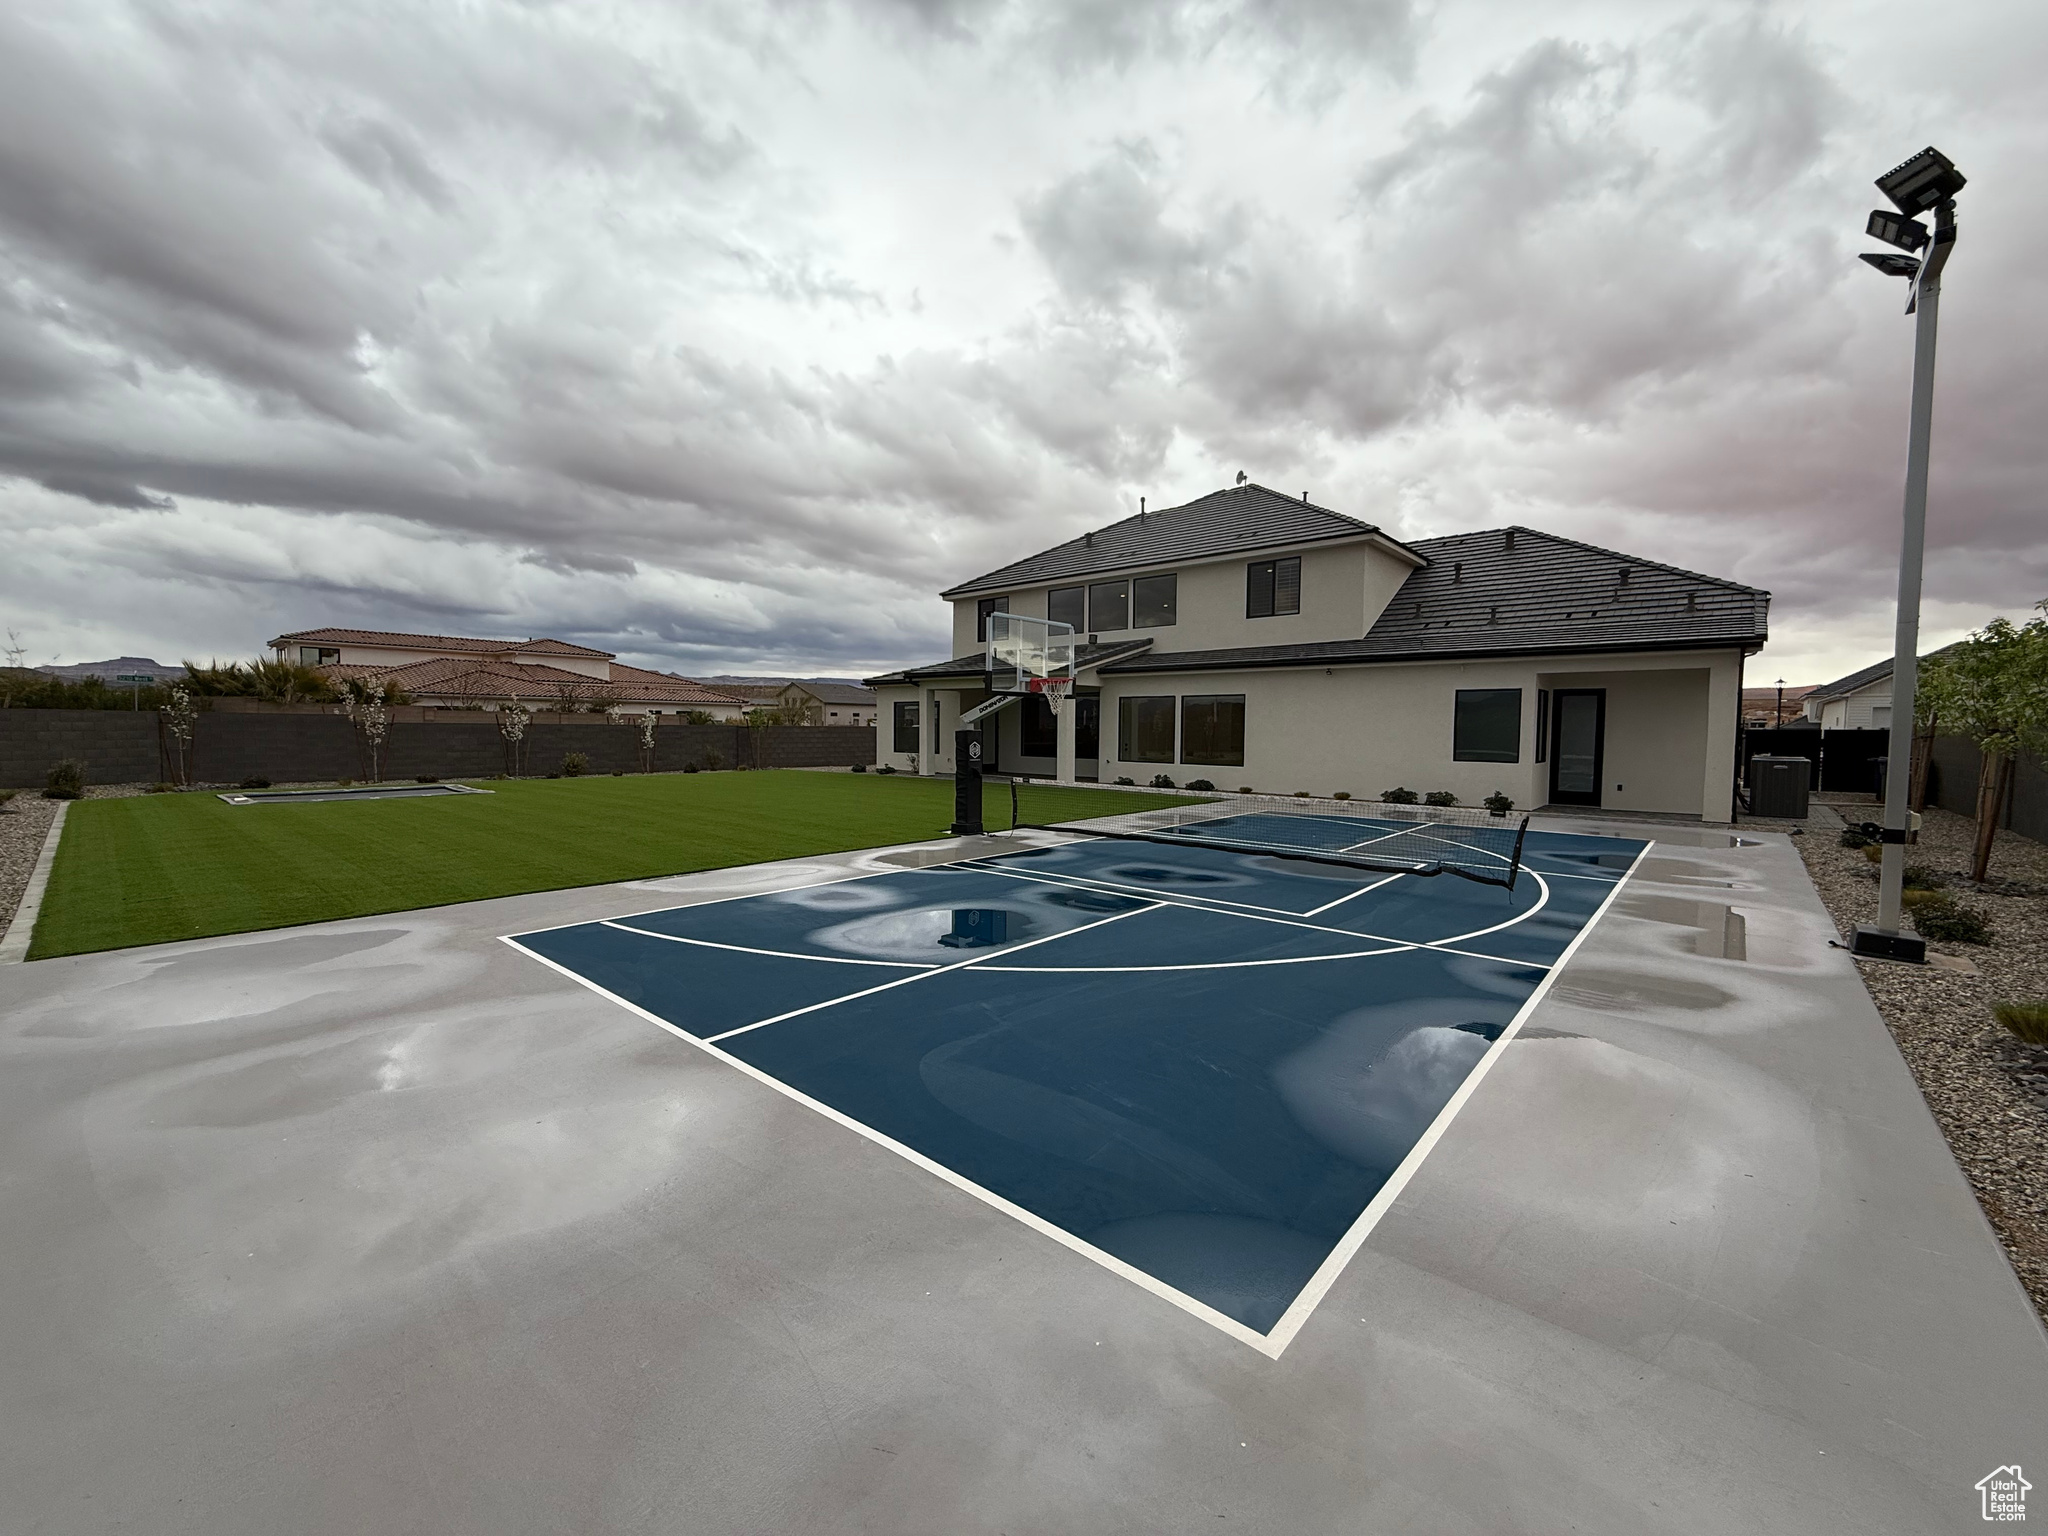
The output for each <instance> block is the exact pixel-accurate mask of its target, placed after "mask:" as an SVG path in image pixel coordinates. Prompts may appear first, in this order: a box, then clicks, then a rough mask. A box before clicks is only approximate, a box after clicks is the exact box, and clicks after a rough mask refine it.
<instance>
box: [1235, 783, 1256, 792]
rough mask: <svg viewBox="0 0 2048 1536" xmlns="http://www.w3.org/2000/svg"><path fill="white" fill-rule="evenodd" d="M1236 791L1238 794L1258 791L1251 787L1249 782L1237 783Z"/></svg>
mask: <svg viewBox="0 0 2048 1536" xmlns="http://www.w3.org/2000/svg"><path fill="white" fill-rule="evenodd" d="M1237 792H1238V793H1239V794H1240V795H1256V794H1257V793H1258V791H1257V790H1256V789H1253V788H1252V787H1251V785H1249V784H1240V785H1238V786H1237Z"/></svg>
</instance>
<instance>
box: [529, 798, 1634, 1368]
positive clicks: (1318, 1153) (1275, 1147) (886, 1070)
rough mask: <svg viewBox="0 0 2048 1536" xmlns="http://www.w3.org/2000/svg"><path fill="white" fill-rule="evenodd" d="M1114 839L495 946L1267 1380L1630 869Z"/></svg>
mask: <svg viewBox="0 0 2048 1536" xmlns="http://www.w3.org/2000/svg"><path fill="white" fill-rule="evenodd" d="M1112 825H1114V826H1115V827H1116V828H1118V829H1120V831H1119V832H1117V833H1113V834H1112V835H1111V836H1109V837H1100V836H1097V837H1079V838H1061V839H1058V840H1045V841H1039V842H1037V843H1035V844H1031V845H1026V846H1023V847H1021V848H1020V849H1019V850H1018V851H1017V852H1014V853H1006V854H1000V855H997V856H995V857H981V858H968V859H963V860H961V861H960V862H957V863H940V864H932V865H930V866H928V867H925V868H922V869H917V870H905V871H900V872H895V873H888V874H867V875H862V876H857V877H854V878H850V879H845V880H838V881H833V882H831V883H826V884H820V885H815V886H806V887H802V888H799V889H795V890H790V891H780V892H775V893H771V894H765V895H759V896H752V897H746V898H742V899H740V900H736V901H727V902H714V903H700V904H695V905H689V906H682V907H671V908H667V909H656V910H653V911H640V912H635V913H631V914H626V915H621V916H619V917H615V918H607V919H603V920H600V921H597V922H588V923H578V924H573V925H570V926H568V927H562V928H554V929H548V930H544V931H540V932H529V933H522V934H518V935H514V936H510V937H508V939H507V940H506V942H507V943H509V944H511V945H512V946H513V947H514V948H516V949H518V950H520V951H522V952H523V953H525V954H527V955H530V956H532V957H533V958H534V959H536V960H539V961H541V962H543V963H545V964H547V965H550V966H553V967H554V968H555V969H557V970H559V971H561V972H563V973H565V974H567V975H570V976H573V977H574V978H575V979H576V980H577V981H579V982H581V983H582V984H583V985H585V986H587V987H589V988H591V989H592V990H593V991H596V992H599V993H601V994H602V995H604V996H606V997H608V998H610V999H612V1000H613V1001H615V1002H617V1003H619V1004H620V1005H622V1006H624V1007H626V1008H629V1009H631V1010H632V1011H633V1012H634V1013H636V1014H639V1015H640V1016H642V1017H643V1018H646V1019H648V1020H650V1021H651V1022H653V1023H656V1024H659V1025H661V1026H662V1027H663V1028H664V1029H666V1030H668V1031H670V1032H671V1033H673V1034H674V1035H676V1036H679V1037H680V1038H681V1039H682V1040H684V1041H687V1042H688V1043H689V1044H691V1045H693V1046H696V1047H698V1048H700V1049H702V1050H705V1051H708V1052H710V1053H711V1054H712V1055H714V1056H716V1057H718V1058H719V1059H720V1060H723V1061H725V1062H727V1063H729V1064H730V1065H731V1066H733V1067H734V1068H736V1069H738V1070H740V1071H744V1072H746V1073H748V1074H749V1075H751V1076H753V1077H755V1078H758V1079H759V1080H761V1081H763V1082H765V1083H768V1084H769V1085H771V1086H772V1087H774V1088H776V1089H777V1090H778V1091H780V1092H782V1093H784V1094H786V1095H788V1096H789V1097H791V1098H793V1099H795V1100H797V1101H798V1102H799V1103H802V1104H804V1105H806V1106H808V1107H810V1108H812V1109H814V1110H816V1111H818V1112H819V1113H821V1114H823V1115H826V1116H828V1117H829V1118H831V1119H833V1120H835V1121H837V1122H838V1123H839V1124H841V1125H843V1126H845V1127H847V1128H848V1129H851V1130H853V1131H857V1132H858V1133H860V1134H861V1135H863V1136H866V1137H867V1138H869V1139H870V1140H871V1141H874V1142H877V1143H879V1144H880V1145H882V1146H885V1147H888V1148H889V1149H890V1150H892V1151H895V1152H897V1153H899V1154H901V1155H902V1156H904V1157H906V1158H908V1159H910V1160H911V1161H912V1162H915V1163H917V1164H918V1165H919V1166H921V1167H923V1168H924V1169H926V1170H927V1171H928V1172H930V1173H931V1174H933V1175H935V1176H936V1177H939V1178H942V1179H945V1180H947V1181H948V1182H950V1183H952V1184H954V1185H956V1186H958V1187H959V1188H961V1189H964V1190H966V1191H968V1192H969V1193H971V1194H973V1195H975V1196H976V1197H978V1198H980V1199H982V1200H984V1201H986V1202H987V1203H988V1204H990V1205H992V1206H995V1207H996V1208H997V1209H999V1210H1003V1211H1005V1212H1007V1213H1009V1214H1010V1215H1012V1216H1014V1217H1016V1218H1017V1219H1019V1220H1021V1221H1023V1222H1025V1223H1026V1224H1027V1225H1030V1226H1032V1227H1033V1228H1035V1229H1037V1230H1038V1231H1039V1232H1041V1233H1042V1234H1044V1235H1045V1236H1047V1237H1050V1238H1052V1239H1054V1240H1055V1241H1058V1242H1060V1243H1063V1244H1065V1245H1066V1246H1067V1247H1069V1248H1071V1249H1073V1250H1074V1251H1076V1252H1078V1253H1080V1254H1083V1255H1085V1256H1086V1257H1088V1258H1089V1259H1092V1260H1094V1261H1095V1262H1097V1263H1099V1264H1102V1265H1104V1266H1105V1267H1107V1268H1109V1269H1111V1270H1114V1271H1115V1272H1116V1273H1118V1274H1120V1275H1122V1276H1124V1277H1125V1278H1127V1279H1129V1280H1131V1281H1133V1282H1135V1283H1137V1284H1139V1285H1141V1286H1144V1287H1145V1288H1146V1289H1148V1290H1150V1291H1152V1292H1153V1293H1155V1294H1156V1295H1157V1296H1159V1297H1160V1298H1161V1299H1162V1300H1163V1301H1166V1302H1169V1303H1171V1304H1173V1305H1176V1306H1179V1307H1181V1308H1182V1309H1184V1310H1186V1311H1188V1312H1190V1313H1193V1314H1194V1315H1195V1316H1197V1317H1200V1318H1201V1319H1203V1320H1204V1321H1205V1322H1208V1323H1210V1324H1212V1325H1213V1326H1215V1327H1217V1328H1219V1329H1221V1330H1223V1331H1224V1332H1226V1333H1228V1334H1230V1335H1231V1336H1232V1337H1234V1338H1237V1339H1240V1340H1242V1341H1243V1342H1244V1343H1246V1344H1249V1345H1251V1346H1252V1347H1254V1348H1256V1349H1259V1350H1262V1351H1264V1352H1265V1353H1268V1354H1272V1355H1277V1354H1279V1353H1280V1352H1281V1351H1282V1350H1283V1349H1285V1348H1286V1346H1287V1343H1288V1342H1289V1341H1290V1340H1291V1339H1292V1338H1293V1337H1294V1335H1295V1333H1296V1331H1297V1330H1298V1329H1299V1328H1300V1326H1301V1324H1302V1322H1303V1321H1304V1320H1305V1319H1306V1318H1307V1316H1308V1315H1309V1313H1310V1312H1311V1311H1312V1310H1313V1309H1314V1307H1315V1305H1316V1303H1317V1302H1318V1301H1319V1300H1320V1299H1321V1298H1322V1296H1323V1295H1324V1294H1325V1293H1326V1292H1327V1290H1328V1289H1329V1285H1330V1283H1331V1281H1332V1280H1333V1279H1334V1278H1335V1276H1336V1275H1337V1273H1338V1272H1339V1271H1340V1270H1341V1269H1342V1267H1343V1265H1344V1263H1345V1262H1346V1261H1347V1260H1348V1259H1349V1258H1350V1256H1351V1255H1352V1253H1354V1252H1355V1251H1356V1249H1357V1247H1358V1245H1359V1244H1360V1243H1361V1242H1363V1241H1364V1239H1365V1237H1366V1236H1367V1235H1368V1234H1369V1233H1370V1231H1371V1229H1372V1225H1373V1223H1374V1221H1375V1220H1377V1218H1378V1216H1379V1214H1380V1213H1381V1212H1382V1211H1384V1210H1385V1209H1386V1207H1387V1205H1388V1204H1389V1203H1390V1202H1391V1201H1392V1200H1393V1199H1394V1198H1395V1197H1396V1196H1397V1195H1398V1194H1399V1192H1400V1190H1401V1188H1402V1187H1403V1185H1405V1183H1406V1182H1407V1180H1408V1177H1409V1176H1410V1175H1411V1174H1412V1173H1413V1171H1414V1169H1415V1167H1416V1166H1418V1165H1419V1163H1420V1161H1421V1159H1422V1158H1423V1157H1424V1156H1425V1155H1426V1154H1427V1152H1428V1149H1429V1147H1430V1146H1432V1145H1434V1143H1435V1141H1436V1139H1437V1137H1438V1136H1439V1135H1440V1134H1441V1132H1442V1128H1443V1127H1444V1126H1445V1125H1446V1124H1447V1123H1448V1122H1449V1120H1450V1118H1451V1116H1452V1115H1453V1114H1455V1112H1456V1109H1457V1106H1458V1105H1460V1104H1462V1103H1463V1102H1464V1101H1465V1099H1466V1098H1467V1097H1468V1096H1469V1093H1470V1090H1471V1087H1472V1086H1473V1085H1476V1083H1477V1082H1478V1080H1479V1078H1480V1077H1481V1076H1482V1075H1483V1074H1484V1072H1485V1071H1486V1069H1487V1066H1488V1065H1489V1064H1490V1063H1491V1061H1492V1060H1493V1059H1494V1058H1495V1057H1496V1056H1497V1055H1498V1054H1499V1052H1500V1051H1501V1050H1502V1049H1504V1048H1505V1046H1506V1044H1507V1042H1508V1041H1509V1040H1511V1039H1512V1038H1513V1036H1514V1034H1515V1031H1516V1029H1517V1028H1518V1026H1519V1025H1520V1023H1521V1022H1522V1020H1523V1019H1524V1018H1525V1017H1526V1016H1527V1014H1528V1013H1529V1011H1530V1009H1531V1008H1533V1007H1534V1006H1535V1004H1536V1002H1537V1001H1538V999H1539V998H1540V997H1541V995H1542V993H1543V990H1544V988H1545V985H1546V983H1547V981H1548V978H1549V977H1550V976H1551V975H1552V974H1553V973H1554V971H1555V970H1556V968H1557V967H1558V966H1559V965H1560V964H1562V963H1563V961H1564V960H1565V958H1566V957H1567V956H1568V955H1569V954H1570V952H1571V950H1572V948H1573V947H1574V946H1575V945H1576V944H1577V942H1578V941H1579V939H1580V938H1581V936H1582V935H1583V934H1584V933H1585V932H1586V930H1587V929H1588V928H1589V926H1590V925H1591V924H1592V923H1593V922H1594V921H1596V920H1597V918H1598V916H1599V914H1600V913H1601V912H1602V911H1603V910H1604V909H1605V908H1606V907H1607V905H1608V904H1609V903H1610V902H1611V901H1612V899H1613V898H1614V896H1615V894H1616V892H1617V891H1618V890H1620V888H1621V887H1622V885H1623V883H1624V882H1625V881H1626V879H1627V877H1628V871H1629V869H1630V868H1632V867H1633V865H1634V864H1635V863H1636V861H1637V860H1638V859H1640V858H1641V857H1642V856H1643V854H1644V853H1645V852H1646V851H1647V847H1648V845H1647V844H1646V843H1644V842H1642V841H1640V840H1634V839H1626V838H1618V837H1617V838H1608V837H1594V836H1584V835H1574V834H1566V833H1554V832H1551V833H1541V832H1540V833H1537V834H1534V836H1533V838H1528V839H1526V841H1525V838H1524V835H1523V834H1522V833H1521V830H1520V828H1519V827H1517V828H1516V836H1515V838H1514V840H1513V842H1512V843H1508V844H1506V846H1510V847H1517V848H1519V850H1520V860H1521V865H1520V868H1519V869H1518V870H1517V871H1516V875H1515V879H1514V882H1513V885H1512V888H1511V887H1510V886H1509V885H1508V884H1506V883H1505V881H1506V876H1505V874H1503V875H1501V876H1500V877H1499V881H1500V883H1496V881H1495V880H1494V879H1493V878H1489V879H1487V880H1486V881H1484V882H1481V881H1478V880H1474V879H1459V878H1455V877H1454V876H1452V875H1451V874H1449V873H1447V872H1438V873H1433V874H1428V875H1425V874H1420V873H1415V872H1412V871H1407V872H1381V871H1375V870H1371V869H1367V868H1363V867H1359V866H1357V865H1354V864H1351V863H1350V860H1351V859H1354V858H1377V859H1379V860H1385V859H1387V858H1388V857H1389V856H1388V855H1387V854H1386V853H1385V852H1384V850H1385V849H1387V848H1389V847H1400V848H1404V849H1412V848H1413V847H1414V845H1415V841H1416V839H1417V838H1418V836H1419V837H1422V838H1425V839H1427V840H1428V841H1429V842H1430V843H1432V844H1434V843H1438V842H1440V841H1442V840H1446V839H1449V840H1456V839H1460V838H1463V839H1467V840H1468V841H1464V842H1459V843H1458V845H1457V850H1456V851H1458V852H1459V853H1466V852H1469V851H1471V847H1472V845H1471V842H1470V841H1469V840H1471V839H1473V838H1475V837H1476V836H1477V835H1478V834H1484V833H1487V832H1488V830H1489V829H1488V828H1487V827H1486V826H1485V823H1484V822H1483V821H1482V822H1480V823H1479V824H1478V825H1477V827H1476V828H1475V827H1473V826H1470V825H1468V824H1461V823H1459V822H1456V821H1452V820H1438V821H1423V820H1421V819H1420V818H1419V817H1418V819H1417V820H1416V821H1412V822H1401V821H1394V820H1389V819H1387V818H1386V816H1385V815H1384V814H1383V813H1382V814H1376V815H1354V816H1340V815H1337V814H1334V812H1333V810H1331V809H1328V808H1326V809H1325V811H1324V812H1323V813H1321V814H1316V813H1305V814H1304V813H1292V814H1283V813H1281V812H1280V811H1278V810H1277V809H1268V810H1264V811H1254V812H1252V813H1250V814H1246V813H1243V812H1240V811H1237V810H1235V809H1233V808H1231V807H1229V806H1228V805H1225V806H1222V807H1202V808H1200V809H1199V810H1195V809H1190V810H1186V811H1181V812H1172V813H1165V814H1163V815H1160V814H1154V815H1149V816H1140V817H1135V818H1122V819H1120V820H1119V821H1117V822H1116V823H1113V824H1112ZM1418 827H1420V828H1425V829H1427V830H1426V831H1421V832H1418V830H1417V829H1418ZM1488 840H1490V841H1504V840H1503V839H1501V838H1500V837H1499V836H1498V835H1495V836H1493V837H1492V838H1490V839H1488ZM1218 844H1220V845H1222V846H1216V845H1218ZM1304 845H1306V846H1308V847H1311V848H1315V849H1318V850H1323V852H1322V853H1321V854H1320V855H1319V856H1317V857H1314V858H1304V857H1294V856H1289V854H1288V853H1287V852H1284V851H1283V852H1275V851H1274V850H1291V849H1296V848H1299V847H1301V846H1304ZM1346 850H1350V851H1349V852H1346ZM1479 857H1480V858H1481V859H1482V860H1486V859H1491V860H1494V861H1495V865H1496V867H1497V868H1498V867H1500V866H1501V865H1503V864H1504V863H1505V858H1506V856H1505V855H1494V854H1489V853H1482V854H1480V855H1479ZM1435 862H1436V861H1435V860H1433V859H1430V860H1426V861H1421V863H1422V867H1432V866H1434V865H1435Z"/></svg>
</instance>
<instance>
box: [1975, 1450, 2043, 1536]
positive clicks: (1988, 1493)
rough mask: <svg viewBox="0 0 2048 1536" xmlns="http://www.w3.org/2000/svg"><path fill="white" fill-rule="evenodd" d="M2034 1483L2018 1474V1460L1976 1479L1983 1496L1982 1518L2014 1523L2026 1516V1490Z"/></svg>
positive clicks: (2009, 1523) (2007, 1523)
mask: <svg viewBox="0 0 2048 1536" xmlns="http://www.w3.org/2000/svg"><path fill="white" fill-rule="evenodd" d="M2033 1486H2034V1485H2033V1484H2032V1483H2030V1482H2028V1481H2027V1480H2026V1478H2025V1477H2023V1476H2021V1475H2020V1467H2019V1463H2018V1462H2014V1463H2013V1464H2012V1465H2011V1466H2009V1467H2000V1468H1999V1469H1998V1470H1997V1471H1996V1472H1993V1473H1991V1474H1989V1475H1988V1476H1986V1477H1982V1478H1980V1479H1978V1481H1977V1491H1978V1493H1980V1494H1982V1495H1983V1496H1984V1518H1985V1519H1986V1520H1996V1521H1999V1522H2000V1523H2002V1524H2006V1525H2015V1524H2018V1523H2019V1522H2020V1521H2022V1520H2024V1519H2026V1518H2027V1490H2028V1489H2029V1488H2031V1487H2033Z"/></svg>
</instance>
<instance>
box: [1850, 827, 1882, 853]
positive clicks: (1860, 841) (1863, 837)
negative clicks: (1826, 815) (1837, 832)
mask: <svg viewBox="0 0 2048 1536" xmlns="http://www.w3.org/2000/svg"><path fill="white" fill-rule="evenodd" d="M1842 846H1843V847H1844V848H1877V847H1881V846H1882V845H1881V844H1880V843H1879V842H1878V840H1877V839H1876V838H1874V837H1872V836H1871V835H1870V834H1869V833H1868V832H1866V831H1864V830H1863V829H1862V828H1861V827H1844V828H1842Z"/></svg>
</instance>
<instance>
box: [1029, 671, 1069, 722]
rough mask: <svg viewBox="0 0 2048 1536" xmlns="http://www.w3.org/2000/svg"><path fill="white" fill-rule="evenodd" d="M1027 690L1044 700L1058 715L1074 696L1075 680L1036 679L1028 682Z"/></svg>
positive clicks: (1066, 678)
mask: <svg viewBox="0 0 2048 1536" xmlns="http://www.w3.org/2000/svg"><path fill="white" fill-rule="evenodd" d="M1024 687H1025V690H1026V691H1027V692H1030V693H1035V694H1038V695H1040V696H1041V697H1042V698H1044V700H1045V702H1046V706H1047V707H1048V708H1049V709H1051V710H1052V712H1053V713H1054V714H1058V713H1059V712H1060V710H1061V708H1062V707H1064V706H1065V704H1066V702H1067V700H1068V699H1070V698H1072V697H1073V696H1074V680H1073V679H1072V678H1071V677H1034V678H1031V679H1029V680H1028V681H1026V683H1025V684H1024Z"/></svg>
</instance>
